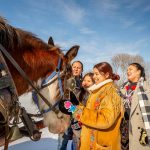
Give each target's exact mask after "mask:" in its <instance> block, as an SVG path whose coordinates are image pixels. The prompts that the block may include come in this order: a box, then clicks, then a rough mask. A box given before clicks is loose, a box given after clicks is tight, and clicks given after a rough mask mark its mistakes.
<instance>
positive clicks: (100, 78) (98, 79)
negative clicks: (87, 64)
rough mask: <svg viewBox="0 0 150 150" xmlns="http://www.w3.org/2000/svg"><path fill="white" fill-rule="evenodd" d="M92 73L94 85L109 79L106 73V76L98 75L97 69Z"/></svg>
mask: <svg viewBox="0 0 150 150" xmlns="http://www.w3.org/2000/svg"><path fill="white" fill-rule="evenodd" d="M93 73H94V76H93V78H94V81H95V84H99V83H100V82H103V81H105V80H106V79H108V77H109V74H108V73H106V74H104V73H102V72H101V73H100V72H99V70H98V69H97V68H94V69H93Z"/></svg>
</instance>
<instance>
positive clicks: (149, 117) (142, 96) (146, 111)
mask: <svg viewBox="0 0 150 150" xmlns="http://www.w3.org/2000/svg"><path fill="white" fill-rule="evenodd" d="M143 85H144V78H143V77H141V78H140V80H139V82H138V86H139V88H138V98H139V105H140V109H141V113H142V117H143V121H144V125H145V130H146V132H147V136H148V144H150V102H149V99H148V97H147V95H146V93H145V91H144V88H143Z"/></svg>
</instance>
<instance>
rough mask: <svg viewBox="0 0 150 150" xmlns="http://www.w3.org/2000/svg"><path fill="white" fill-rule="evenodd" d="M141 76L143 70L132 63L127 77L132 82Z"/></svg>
mask: <svg viewBox="0 0 150 150" xmlns="http://www.w3.org/2000/svg"><path fill="white" fill-rule="evenodd" d="M140 76H141V71H140V70H138V69H137V67H136V66H134V65H130V66H129V67H128V69H127V78H128V80H129V81H131V82H138V80H139V79H140Z"/></svg>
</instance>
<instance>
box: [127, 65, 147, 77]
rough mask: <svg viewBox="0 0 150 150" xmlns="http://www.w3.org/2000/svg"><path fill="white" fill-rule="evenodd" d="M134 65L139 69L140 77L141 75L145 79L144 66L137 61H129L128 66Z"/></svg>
mask: <svg viewBox="0 0 150 150" xmlns="http://www.w3.org/2000/svg"><path fill="white" fill-rule="evenodd" d="M131 65H132V66H135V67H136V68H137V70H140V71H141V73H140V77H143V78H144V80H146V76H145V69H144V67H142V65H140V64H139V63H131V64H130V65H129V66H131Z"/></svg>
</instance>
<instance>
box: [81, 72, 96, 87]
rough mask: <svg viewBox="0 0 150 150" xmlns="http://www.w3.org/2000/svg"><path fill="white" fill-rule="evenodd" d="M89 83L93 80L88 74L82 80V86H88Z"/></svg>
mask: <svg viewBox="0 0 150 150" xmlns="http://www.w3.org/2000/svg"><path fill="white" fill-rule="evenodd" d="M91 85H93V81H92V79H91V77H90V76H89V75H87V76H85V77H84V79H83V81H82V87H84V88H88V87H90V86H91Z"/></svg>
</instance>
